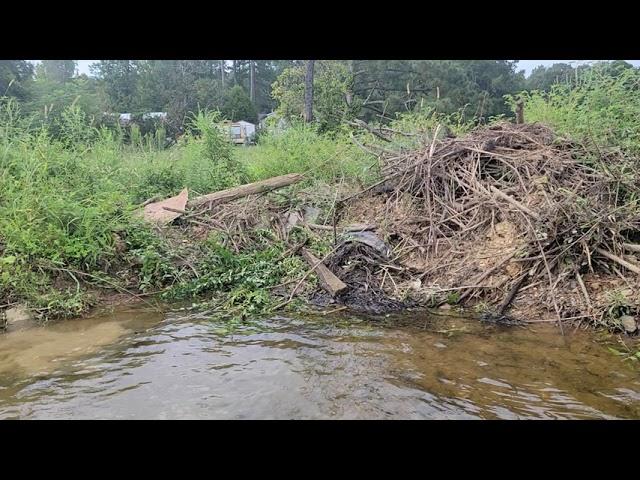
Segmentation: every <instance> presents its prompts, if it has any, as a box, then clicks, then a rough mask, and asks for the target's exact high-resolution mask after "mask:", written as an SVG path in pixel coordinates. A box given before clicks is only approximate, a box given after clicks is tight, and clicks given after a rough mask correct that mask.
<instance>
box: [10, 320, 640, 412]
mask: <svg viewBox="0 0 640 480" xmlns="http://www.w3.org/2000/svg"><path fill="white" fill-rule="evenodd" d="M403 323H406V322H403ZM412 325H413V326H411V325H409V326H407V325H405V326H402V327H399V326H396V327H391V326H388V325H387V326H383V325H381V324H379V323H376V322H372V321H362V320H357V319H346V318H332V319H329V318H325V317H319V318H305V319H289V318H276V319H271V320H266V321H263V322H260V324H259V325H258V327H259V328H255V325H254V326H253V327H244V328H240V329H238V330H236V331H235V332H234V333H231V334H229V333H224V332H221V331H220V329H219V328H218V327H219V326H220V325H216V323H215V321H213V320H212V319H209V318H199V317H198V316H191V317H189V318H186V319H185V318H182V319H181V318H179V316H177V315H173V314H168V315H167V316H161V315H158V314H156V313H153V312H151V313H150V312H145V311H144V310H128V311H125V310H122V311H116V312H115V313H112V314H110V315H104V316H101V317H96V318H92V319H85V320H81V321H68V322H61V323H59V324H57V325H53V326H51V327H46V328H40V329H35V330H30V331H24V332H16V333H13V334H12V333H9V334H6V335H3V336H0V418H122V419H128V418H151V419H156V418H157V419H164V418H167V419H169V418H171V419H173V418H180V419H182V418H212V419H253V418H259V419H282V418H285V419H286V418H301V419H311V418H344V419H356V418H358V419H360V418H370V419H382V418H399V419H400V418H402V419H404V418H406V419H448V418H452V419H453V418H461V419H465V418H485V419H517V418H548V419H553V418H640V378H639V375H638V368H637V366H636V365H634V364H632V363H629V362H623V361H622V360H621V359H620V358H618V357H615V356H613V355H612V354H611V353H610V352H609V351H607V349H606V347H605V346H603V345H601V344H599V343H598V342H597V341H596V338H595V336H594V335H593V334H588V333H583V332H577V333H572V334H570V336H568V337H567V338H563V337H562V336H561V335H560V334H559V333H558V331H557V330H555V329H553V328H552V327H548V326H545V327H536V328H531V329H523V328H509V329H499V328H495V327H486V326H483V325H481V324H479V323H478V322H475V321H465V320H460V319H446V318H444V319H426V320H424V321H423V320H420V321H416V322H412Z"/></svg>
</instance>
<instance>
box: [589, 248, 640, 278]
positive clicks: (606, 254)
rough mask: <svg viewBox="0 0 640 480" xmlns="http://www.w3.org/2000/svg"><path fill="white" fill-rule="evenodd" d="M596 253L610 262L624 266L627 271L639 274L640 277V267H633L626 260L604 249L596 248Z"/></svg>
mask: <svg viewBox="0 0 640 480" xmlns="http://www.w3.org/2000/svg"><path fill="white" fill-rule="evenodd" d="M595 251H596V252H597V253H599V254H600V255H602V256H603V257H607V258H608V259H609V260H613V261H614V262H616V263H618V264H620V265H622V266H623V267H624V268H626V269H627V270H631V271H632V272H633V273H637V274H638V275H640V267H638V266H636V265H633V264H631V263H629V262H627V261H626V260H623V259H622V258H620V257H618V256H617V255H614V254H613V253H611V252H607V251H606V250H603V249H602V248H596V249H595Z"/></svg>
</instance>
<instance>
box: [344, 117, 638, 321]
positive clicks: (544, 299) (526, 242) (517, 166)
mask: <svg viewBox="0 0 640 480" xmlns="http://www.w3.org/2000/svg"><path fill="white" fill-rule="evenodd" d="M433 138H434V140H433V141H432V142H431V143H430V144H429V145H425V146H424V147H423V148H420V149H417V150H416V151H412V152H408V153H407V152H404V153H400V154H393V153H391V152H386V153H384V154H383V155H382V165H383V166H382V172H383V176H384V180H383V181H381V182H379V183H378V184H376V185H374V186H372V187H370V188H369V189H367V190H365V191H363V192H361V193H360V195H358V196H357V197H355V198H350V199H349V201H348V202H349V203H353V202H358V201H366V202H369V201H372V199H373V197H374V196H376V192H382V195H383V196H384V208H385V212H384V215H383V217H384V218H383V219H381V221H383V222H385V223H386V225H387V227H386V234H387V235H386V237H387V239H389V240H393V244H394V247H395V248H394V251H395V252H396V254H397V255H396V257H395V259H396V260H399V261H400V262H401V263H402V260H403V259H404V260H406V259H407V258H409V257H411V256H412V255H413V257H414V259H415V256H416V255H419V256H420V261H421V263H420V266H419V267H416V266H415V262H414V264H413V266H408V267H407V273H408V275H406V276H407V278H411V279H414V280H415V279H416V278H418V279H419V280H420V281H421V284H422V285H434V284H437V285H438V286H439V288H440V289H441V290H442V291H445V290H446V291H449V292H450V291H452V290H455V291H456V292H457V301H458V302H461V303H467V302H470V301H472V300H473V301H475V302H476V303H478V302H483V303H486V304H487V305H491V306H492V308H493V313H494V314H495V315H498V316H501V315H503V313H504V312H505V311H506V310H507V308H509V307H510V306H511V305H512V304H513V303H514V300H515V299H517V298H519V294H524V292H525V291H529V296H530V297H531V296H532V295H533V294H534V293H535V295H536V297H535V302H532V303H535V304H536V305H539V304H540V302H541V303H542V304H543V305H544V306H545V307H546V308H548V309H549V310H550V311H552V312H553V311H555V313H556V316H557V318H558V319H560V318H584V319H596V318H600V319H601V318H602V315H603V314H604V312H603V311H599V312H596V311H595V310H594V306H593V302H592V299H591V298H590V295H589V292H588V289H587V288H586V286H585V281H584V279H583V276H584V275H588V274H594V273H596V272H605V273H610V274H612V275H615V276H618V277H619V278H620V279H621V280H624V281H625V282H628V283H629V284H633V283H634V282H635V281H636V278H635V275H637V274H640V260H638V259H637V258H636V257H635V256H634V253H637V252H640V246H638V245H636V244H635V243H634V241H637V240H638V238H640V237H639V236H638V227H639V226H640V208H639V207H640V206H639V204H638V202H639V199H640V184H639V183H638V181H637V179H638V178H640V177H639V176H638V172H637V171H636V170H635V168H634V165H633V162H631V161H629V160H627V159H625V158H624V157H623V156H622V155H621V154H620V153H604V152H601V151H600V152H599V151H595V152H594V151H593V150H590V149H587V148H586V147H584V146H582V145H579V144H576V143H574V142H571V141H568V140H565V139H561V138H557V137H556V135H554V133H553V131H551V130H550V129H549V128H547V127H545V126H543V125H540V124H510V123H501V124H497V125H493V126H490V127H481V128H478V129H476V130H474V131H473V132H471V133H470V134H469V135H467V136H465V137H462V138H445V139H443V140H435V139H436V138H437V132H436V134H435V135H434V137H433ZM377 195H378V196H380V193H378V194H377ZM363 197H365V198H363ZM407 203H409V204H410V205H411V212H410V214H408V215H398V214H397V211H398V208H399V205H401V204H407ZM505 232H506V233H505ZM498 240H499V241H498ZM483 250H484V251H483ZM407 265H408V263H407ZM629 272H631V274H630V273H629ZM569 285H570V286H571V287H572V288H571V289H568V287H567V286H569ZM569 290H571V292H574V293H577V294H578V296H579V297H580V299H579V301H576V299H575V296H573V297H572V295H571V294H570V292H569ZM565 294H566V295H565ZM563 295H565V296H566V298H565V299H563ZM522 296H523V297H524V295H522ZM569 297H571V298H569Z"/></svg>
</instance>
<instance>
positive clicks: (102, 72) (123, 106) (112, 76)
mask: <svg viewBox="0 0 640 480" xmlns="http://www.w3.org/2000/svg"><path fill="white" fill-rule="evenodd" d="M91 70H92V72H93V73H94V74H95V75H96V77H97V78H98V79H99V80H100V81H101V83H102V88H103V89H104V92H105V94H106V97H107V101H108V106H109V107H110V108H111V109H112V110H113V111H115V112H131V111H132V110H134V109H136V107H137V106H138V105H139V100H138V65H137V62H136V61H134V60H100V61H99V62H97V63H95V64H93V65H92V66H91Z"/></svg>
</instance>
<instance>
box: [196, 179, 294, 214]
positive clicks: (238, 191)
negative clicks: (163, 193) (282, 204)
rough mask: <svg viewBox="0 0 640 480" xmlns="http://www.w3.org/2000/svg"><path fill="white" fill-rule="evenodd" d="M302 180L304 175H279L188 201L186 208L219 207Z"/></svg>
mask: <svg viewBox="0 0 640 480" xmlns="http://www.w3.org/2000/svg"><path fill="white" fill-rule="evenodd" d="M303 178H304V175H302V174H300V173H289V174H287V175H281V176H279V177H273V178H268V179H267V180H262V181H260V182H254V183H248V184H246V185H240V186H239V187H234V188H228V189H226V190H221V191H219V192H214V193H209V194H207V195H202V196H200V197H196V198H194V199H192V200H189V202H188V203H187V206H188V207H190V208H193V207H197V206H199V205H203V204H205V203H209V202H211V203H213V202H215V203H216V204H218V205H220V204H223V203H227V202H231V201H233V200H236V199H238V198H242V197H246V196H247V195H255V194H258V193H265V192H269V191H271V190H276V189H278V188H282V187H286V186H289V185H293V184H294V183H298V182H299V181H300V180H302V179H303Z"/></svg>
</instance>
